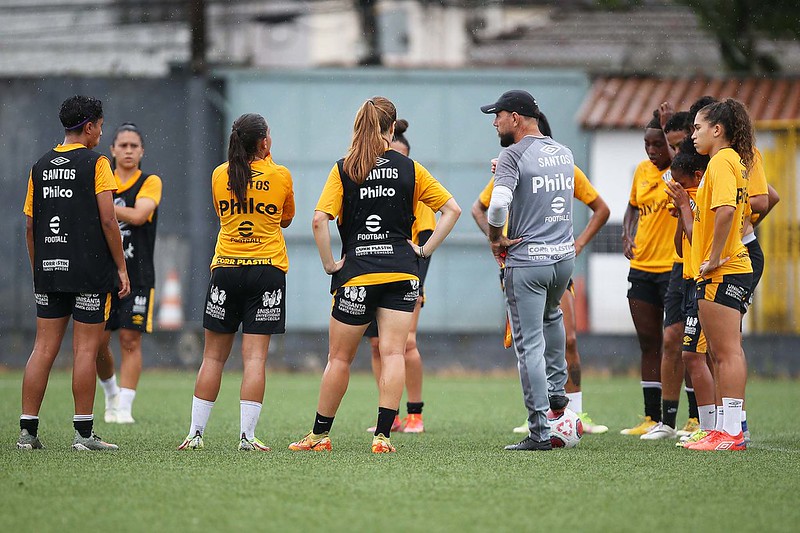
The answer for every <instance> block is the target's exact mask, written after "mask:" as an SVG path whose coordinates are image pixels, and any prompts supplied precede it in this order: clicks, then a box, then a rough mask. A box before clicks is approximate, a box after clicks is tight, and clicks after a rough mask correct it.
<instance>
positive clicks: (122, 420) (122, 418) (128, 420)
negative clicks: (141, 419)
mask: <svg viewBox="0 0 800 533" xmlns="http://www.w3.org/2000/svg"><path fill="white" fill-rule="evenodd" d="M114 421H115V422H116V423H117V424H133V423H135V422H136V420H134V419H133V416H131V412H130V411H117V416H116V420H114Z"/></svg>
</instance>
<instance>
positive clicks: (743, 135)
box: [700, 98, 755, 172]
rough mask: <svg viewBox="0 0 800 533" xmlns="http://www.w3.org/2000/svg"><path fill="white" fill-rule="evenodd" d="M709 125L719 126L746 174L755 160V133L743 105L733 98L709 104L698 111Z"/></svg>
mask: <svg viewBox="0 0 800 533" xmlns="http://www.w3.org/2000/svg"><path fill="white" fill-rule="evenodd" d="M700 113H703V115H704V116H705V118H706V121H707V122H708V123H709V124H710V125H712V126H713V125H715V124H719V125H721V126H722V128H723V129H724V130H725V138H726V139H728V141H729V142H730V145H731V148H733V149H734V150H736V153H738V154H739V157H740V158H741V159H742V164H743V165H744V166H745V168H746V169H747V171H748V172H750V170H751V169H752V168H753V162H754V159H755V133H754V132H753V123H752V122H751V120H750V115H749V114H748V113H747V108H745V106H744V104H743V103H741V102H740V101H738V100H734V99H733V98H728V99H727V100H724V101H722V102H717V103H715V104H710V105H707V106H706V107H704V108H703V109H701V110H700Z"/></svg>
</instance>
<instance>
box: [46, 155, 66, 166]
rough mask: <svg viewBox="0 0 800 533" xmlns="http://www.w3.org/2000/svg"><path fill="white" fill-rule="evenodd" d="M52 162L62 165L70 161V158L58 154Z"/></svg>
mask: <svg viewBox="0 0 800 533" xmlns="http://www.w3.org/2000/svg"><path fill="white" fill-rule="evenodd" d="M50 162H51V163H53V164H54V165H55V166H57V167H60V166H61V165H63V164H65V163H69V159H67V158H66V157H63V156H58V157H56V158H55V159H51V160H50Z"/></svg>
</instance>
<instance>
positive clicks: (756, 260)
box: [744, 239, 764, 312]
mask: <svg viewBox="0 0 800 533" xmlns="http://www.w3.org/2000/svg"><path fill="white" fill-rule="evenodd" d="M745 246H746V247H747V253H748V254H749V255H750V263H751V264H752V265H753V284H752V285H751V286H750V295H749V296H748V297H747V301H746V302H745V308H744V310H745V312H747V308H748V307H750V305H751V304H752V303H753V294H754V293H755V292H756V287H758V282H759V281H761V275H762V274H763V273H764V250H762V249H761V245H760V244H759V243H758V239H754V240H752V241H750V242H748V243H747V244H745Z"/></svg>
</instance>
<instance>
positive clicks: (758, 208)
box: [750, 194, 769, 216]
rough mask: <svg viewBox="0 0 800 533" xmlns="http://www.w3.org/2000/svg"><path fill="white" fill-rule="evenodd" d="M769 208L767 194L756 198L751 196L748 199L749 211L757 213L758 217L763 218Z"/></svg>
mask: <svg viewBox="0 0 800 533" xmlns="http://www.w3.org/2000/svg"><path fill="white" fill-rule="evenodd" d="M768 208H769V195H768V194H759V195H758V196H751V197H750V209H752V210H753V213H758V214H759V215H760V216H764V213H765V212H766V211H767V209H768Z"/></svg>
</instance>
